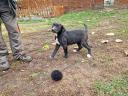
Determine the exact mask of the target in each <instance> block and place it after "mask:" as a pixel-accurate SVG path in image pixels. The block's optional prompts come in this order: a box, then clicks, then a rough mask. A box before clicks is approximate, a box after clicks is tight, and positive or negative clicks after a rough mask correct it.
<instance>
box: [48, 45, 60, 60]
mask: <svg viewBox="0 0 128 96" xmlns="http://www.w3.org/2000/svg"><path fill="white" fill-rule="evenodd" d="M59 48H60V45H59V44H56V47H55V49H54V51H53V53H52V55H51V56H50V58H52V59H53V58H54V56H55V55H56V53H57V51H58V50H59Z"/></svg>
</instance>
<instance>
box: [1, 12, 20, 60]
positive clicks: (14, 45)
mask: <svg viewBox="0 0 128 96" xmlns="http://www.w3.org/2000/svg"><path fill="white" fill-rule="evenodd" d="M1 19H2V21H3V22H4V24H5V27H6V29H7V31H8V35H9V40H10V46H11V49H12V53H13V55H14V57H15V58H18V56H19V54H20V52H22V45H21V39H20V34H21V33H20V30H19V27H18V24H17V20H16V18H14V17H13V16H11V15H10V13H9V12H4V13H2V15H1Z"/></svg>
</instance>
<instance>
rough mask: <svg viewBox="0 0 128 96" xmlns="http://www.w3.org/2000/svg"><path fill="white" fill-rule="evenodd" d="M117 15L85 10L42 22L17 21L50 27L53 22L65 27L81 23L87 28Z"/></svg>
mask: <svg viewBox="0 0 128 96" xmlns="http://www.w3.org/2000/svg"><path fill="white" fill-rule="evenodd" d="M115 14H117V12H116V11H110V12H106V11H102V10H86V11H81V12H71V13H67V14H64V15H62V16H60V17H56V18H51V19H42V20H27V21H23V20H21V21H19V23H20V24H31V23H39V22H40V23H42V27H43V25H50V26H51V24H52V23H53V22H60V23H62V24H64V25H65V26H71V27H72V26H73V27H80V26H81V25H82V24H83V23H85V24H87V25H88V26H89V27H93V26H96V25H97V23H98V22H99V21H101V20H102V19H103V18H105V17H112V16H114V15H115Z"/></svg>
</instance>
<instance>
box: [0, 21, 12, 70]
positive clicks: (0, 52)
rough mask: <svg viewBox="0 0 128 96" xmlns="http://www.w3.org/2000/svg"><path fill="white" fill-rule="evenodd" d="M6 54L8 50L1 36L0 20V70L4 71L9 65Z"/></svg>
mask: <svg viewBox="0 0 128 96" xmlns="http://www.w3.org/2000/svg"><path fill="white" fill-rule="evenodd" d="M7 55H8V51H7V47H6V44H5V42H4V39H3V36H2V30H1V21H0V71H5V70H7V69H9V67H10V65H9V63H8V60H7Z"/></svg>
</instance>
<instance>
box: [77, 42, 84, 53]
mask: <svg viewBox="0 0 128 96" xmlns="http://www.w3.org/2000/svg"><path fill="white" fill-rule="evenodd" d="M77 45H78V49H77V50H76V51H77V52H78V51H80V50H81V49H82V48H83V47H82V45H81V43H77Z"/></svg>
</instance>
